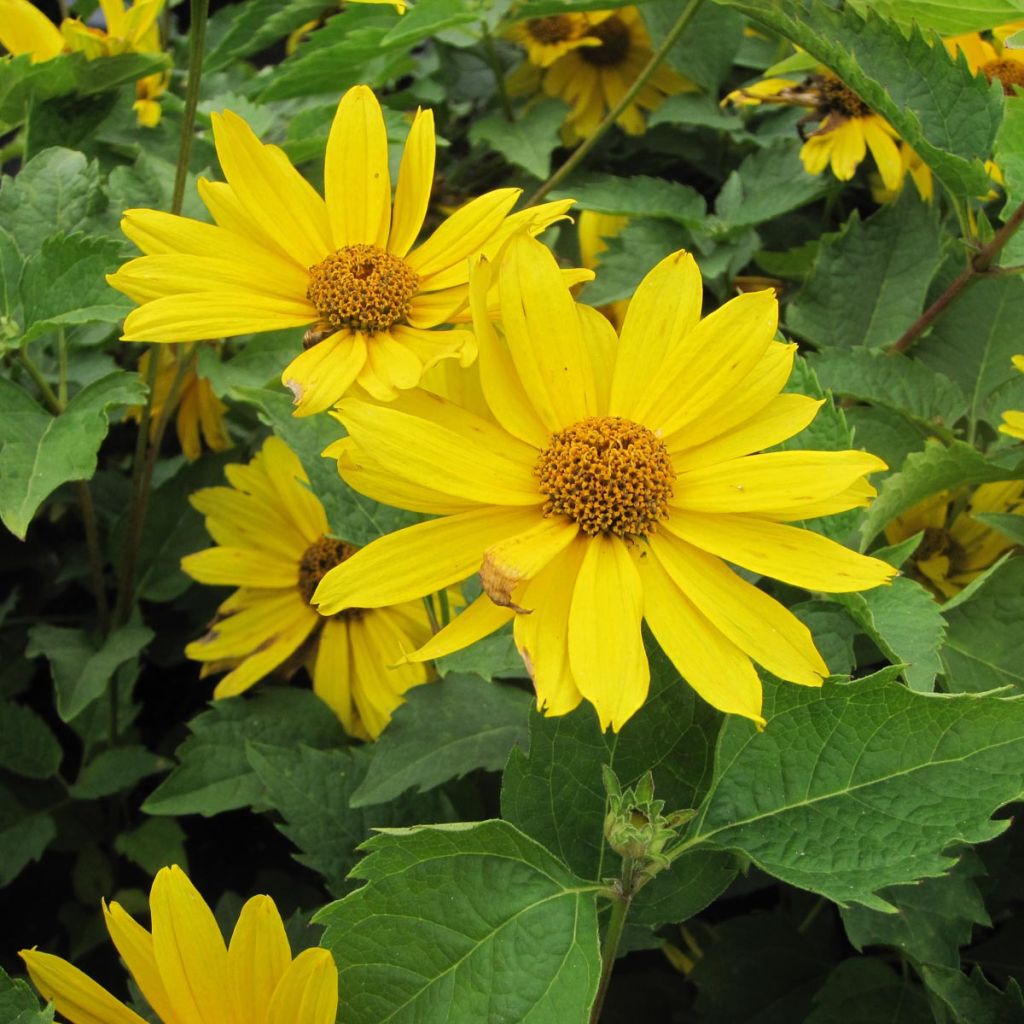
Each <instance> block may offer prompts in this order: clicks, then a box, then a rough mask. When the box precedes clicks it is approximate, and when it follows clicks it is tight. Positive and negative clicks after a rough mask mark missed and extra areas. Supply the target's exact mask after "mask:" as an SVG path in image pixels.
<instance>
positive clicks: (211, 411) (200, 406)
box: [128, 346, 231, 462]
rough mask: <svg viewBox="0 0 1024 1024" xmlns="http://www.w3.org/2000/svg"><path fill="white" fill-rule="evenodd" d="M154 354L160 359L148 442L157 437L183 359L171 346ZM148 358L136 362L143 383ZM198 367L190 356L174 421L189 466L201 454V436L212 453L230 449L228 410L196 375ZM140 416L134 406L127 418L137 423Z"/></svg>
mask: <svg viewBox="0 0 1024 1024" xmlns="http://www.w3.org/2000/svg"><path fill="white" fill-rule="evenodd" d="M156 351H157V352H158V353H159V355H158V357H157V360H158V367H157V371H156V381H155V383H154V385H153V403H152V417H151V419H150V421H149V439H150V441H152V440H153V439H154V437H155V436H156V427H157V421H158V420H159V418H160V416H161V414H162V413H163V409H164V406H165V405H166V404H167V399H168V397H169V396H170V393H171V388H172V386H173V385H174V381H175V379H176V378H177V376H178V365H179V360H180V359H181V358H182V355H181V353H180V352H179V351H178V350H177V349H176V348H171V347H170V346H168V347H166V348H160V349H157V350H156ZM149 357H150V353H149V352H145V353H143V355H142V358H141V359H140V360H139V376H140V377H142V379H143V380H147V379H148V375H149ZM197 363H198V356H196V355H193V356H192V359H191V360H190V362H189V366H188V369H187V370H186V371H185V375H184V377H183V378H182V382H181V387H180V389H179V391H178V413H177V416H176V417H175V427H176V428H177V432H178V443H179V444H180V445H181V450H182V452H183V453H184V455H185V458H186V459H188V460H189V462H195V460H196V459H198V458H199V456H200V454H201V453H202V450H203V446H202V442H201V441H200V435H202V441H205V442H206V447H207V448H209V449H210V451H211V452H222V451H226V450H227V449H228V448H230V447H231V437H230V435H229V434H228V429H227V424H226V423H225V422H224V414H225V413H226V412H227V411H228V407H227V406H226V405H225V404H224V403H223V402H222V401H221V400H220V399H219V398H218V397H217V396H216V395H215V394H214V393H213V387H212V385H211V384H210V382H209V381H208V380H207V379H206V378H205V377H200V376H199V374H198V372H197V371H196V365H197ZM141 413H142V410H141V407H139V406H135V407H134V408H133V409H131V410H130V412H129V413H128V416H129V418H130V419H133V420H135V421H136V423H137V422H138V421H139V419H140V418H141Z"/></svg>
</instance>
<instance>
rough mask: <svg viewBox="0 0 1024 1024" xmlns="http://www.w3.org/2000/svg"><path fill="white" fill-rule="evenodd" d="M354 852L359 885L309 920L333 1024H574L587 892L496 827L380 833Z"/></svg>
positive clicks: (577, 1022) (517, 836)
mask: <svg viewBox="0 0 1024 1024" xmlns="http://www.w3.org/2000/svg"><path fill="white" fill-rule="evenodd" d="M365 849H367V850H368V851H369V854H368V856H367V857H366V858H365V859H364V860H363V861H362V862H360V864H359V866H358V867H357V868H356V871H355V874H356V876H357V877H359V878H363V879H365V880H366V883H367V884H366V885H364V886H363V887H362V888H361V889H357V890H356V891H355V892H354V893H352V894H351V895H349V896H347V897H346V898H345V899H343V900H341V901H340V902H338V903H332V904H331V905H330V906H328V907H325V908H324V909H323V910H321V911H320V912H319V913H318V914H317V915H316V917H315V918H314V920H315V921H317V922H319V923H322V924H325V925H326V926H327V928H326V931H325V932H324V937H323V945H324V946H326V947H327V948H328V949H329V950H330V951H331V952H332V953H333V954H334V958H335V960H336V961H337V963H338V974H339V986H338V988H339V996H340V1005H339V1008H338V1009H339V1015H340V1017H341V1019H343V1020H345V1021H347V1022H348V1024H379V1022H380V1021H384V1020H388V1021H391V1022H392V1024H403V1022H412V1021H419V1022H424V1024H426V1022H431V1021H438V1022H440V1021H445V1022H447V1024H463V1022H465V1024H479V1022H481V1021H485V1020H488V1021H499V1020H501V1021H516V1022H517V1024H547V1022H549V1021H550V1022H555V1021H557V1022H558V1024H585V1022H586V1021H587V1019H588V1018H589V1014H590V1005H591V1003H592V1002H593V1000H594V996H595V994H596V992H597V982H598V978H599V976H600V973H601V964H600V956H599V953H598V939H597V913H596V910H595V906H594V895H595V890H596V888H597V887H595V886H593V885H589V884H587V883H586V882H584V881H583V880H582V879H580V878H578V877H576V876H575V875H574V874H573V873H572V872H571V871H569V870H568V869H567V868H566V867H565V865H564V864H562V863H561V862H560V861H559V860H558V859H557V858H555V857H554V856H552V855H551V854H550V853H548V851H547V850H545V849H544V848H543V847H542V846H540V845H539V844H538V843H536V842H534V841H533V840H532V839H530V838H528V837H527V836H525V835H523V834H522V833H521V832H519V831H518V830H517V829H515V828H514V827H513V826H512V825H509V824H508V823H507V822H504V821H485V822H480V823H475V824H466V823H463V824H453V825H441V826H436V827H432V828H418V829H402V830H394V831H389V832H387V833H385V834H383V835H379V836H374V837H373V838H372V839H370V840H369V841H368V842H367V843H366V844H365ZM425 893H429V897H428V898H424V894H425ZM410 907H415V908H416V912H415V914H414V915H410Z"/></svg>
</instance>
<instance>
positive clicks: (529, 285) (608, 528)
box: [313, 236, 894, 729]
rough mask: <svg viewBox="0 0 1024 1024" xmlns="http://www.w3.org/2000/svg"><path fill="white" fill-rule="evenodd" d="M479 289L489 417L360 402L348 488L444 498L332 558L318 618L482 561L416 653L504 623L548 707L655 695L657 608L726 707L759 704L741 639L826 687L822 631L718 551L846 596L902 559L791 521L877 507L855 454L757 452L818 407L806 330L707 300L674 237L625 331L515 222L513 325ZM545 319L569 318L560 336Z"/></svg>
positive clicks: (393, 500) (755, 306) (426, 653)
mask: <svg viewBox="0 0 1024 1024" xmlns="http://www.w3.org/2000/svg"><path fill="white" fill-rule="evenodd" d="M488 286H489V281H488V274H487V268H486V263H485V262H483V261H481V263H480V264H479V265H478V266H477V268H476V272H475V275H474V278H473V281H472V284H471V292H472V297H471V303H472V306H473V312H474V326H475V328H476V330H477V334H478V340H479V343H480V359H479V362H478V367H479V381H480V390H481V393H482V396H483V399H484V401H485V402H486V405H487V407H488V409H489V414H488V415H482V414H474V413H472V412H469V411H467V410H466V409H465V408H464V407H462V406H461V405H459V404H457V403H455V402H453V401H449V400H446V399H445V398H442V397H440V396H436V395H432V394H428V393H426V392H422V391H421V392H417V393H412V394H408V395H404V396H402V398H401V399H399V401H398V402H397V403H394V404H393V405H383V404H380V403H374V402H369V401H365V400H361V399H357V398H349V399H346V400H345V401H344V402H342V403H341V404H340V406H339V407H338V411H337V414H336V415H337V417H338V419H340V420H341V421H342V422H343V423H344V425H345V427H346V428H347V430H348V434H349V436H348V437H347V438H345V439H343V440H342V441H341V442H338V443H337V444H336V445H333V446H332V447H331V448H330V449H328V452H329V453H330V454H333V455H336V456H337V457H338V459H339V466H338V468H339V471H340V472H341V475H342V477H343V478H344V479H345V480H346V481H347V482H348V483H349V484H350V485H351V486H353V487H355V488H356V489H357V490H359V491H362V492H363V493H364V494H368V495H371V496H373V497H375V498H378V499H379V500H384V501H387V502H389V503H390V504H392V505H396V506H398V507H401V508H407V509H412V510H415V511H419V512H425V513H431V514H437V515H440V516H441V517H442V518H439V519H435V520H431V521H428V522H424V523H419V524H417V525H415V526H411V527H408V528H407V529H404V530H400V531H398V532H397V533H393V534H390V535H388V536H386V537H383V538H381V539H380V540H377V541H374V542H373V543H372V544H370V545H368V546H367V547H365V548H364V549H363V550H362V551H359V552H358V553H356V554H355V555H353V557H352V558H351V559H349V560H348V561H347V562H345V563H344V564H343V565H341V566H338V567H337V568H335V569H333V570H331V571H330V572H329V573H328V574H327V575H326V576H325V577H324V579H323V581H322V582H321V584H320V586H319V587H318V588H317V591H316V593H315V594H314V597H313V601H314V603H315V604H317V605H318V606H319V609H320V611H321V612H323V613H325V614H336V613H338V612H340V611H342V610H344V609H345V608H350V607H366V608H372V607H377V606H379V605H385V604H389V603H392V602H394V601H398V600H402V601H405V600H410V599H412V598H414V597H418V596H419V595H421V594H426V593H430V592H432V591H435V590H438V589H440V588H441V587H445V586H448V585H450V584H452V583H454V582H455V581H457V580H461V579H465V578H466V577H467V576H469V575H470V574H472V573H475V572H477V571H478V570H479V571H480V576H481V579H482V582H483V585H484V588H485V592H484V594H483V595H482V596H481V597H480V598H479V599H478V600H476V601H474V602H473V603H472V604H471V605H470V606H469V607H468V608H467V609H466V610H465V611H464V612H463V613H462V614H461V615H460V616H459V617H458V618H456V619H455V620H454V621H453V622H452V623H451V624H450V625H448V626H447V627H446V628H445V629H443V630H441V632H440V633H438V634H437V635H436V636H435V637H434V638H433V639H432V640H431V641H430V642H429V643H427V644H426V645H425V646H424V647H423V648H421V649H420V650H419V651H417V652H416V654H415V655H414V657H415V658H416V659H425V658H433V657H437V656H440V655H441V654H444V653H447V652H450V651H453V650H458V649H460V648H462V647H465V646H466V645H467V644H470V643H472V642H474V641H475V640H478V639H479V638H480V637H482V636H486V635H487V634H488V633H490V632H492V631H493V630H495V629H498V628H499V627H500V626H501V625H503V624H504V623H506V622H509V621H514V634H515V640H516V644H517V646H518V648H519V650H520V652H521V653H522V655H523V658H524V660H525V662H526V665H527V667H528V669H529V670H530V672H531V674H532V676H533V680H534V684H535V686H536V690H537V702H538V705H539V706H540V707H541V708H543V709H546V711H547V713H548V714H553V715H560V714H565V713H566V712H568V711H571V710H572V709H573V708H574V707H576V706H577V704H579V703H580V701H581V700H582V699H586V700H588V701H590V702H591V703H592V704H593V705H594V706H595V707H596V709H597V713H598V716H599V718H600V720H601V723H602V726H603V727H607V726H608V725H611V726H612V727H613V728H614V729H618V728H620V727H621V726H622V724H623V723H624V722H625V721H626V720H627V719H628V718H629V717H630V716H631V715H632V714H633V713H634V712H635V711H636V710H637V709H638V708H639V707H640V706H641V705H642V704H643V702H644V699H645V697H646V694H647V688H648V682H649V669H648V664H647V658H646V655H645V653H644V646H643V640H642V636H641V628H640V626H641V621H642V620H643V619H646V620H647V623H648V625H649V626H650V628H651V630H652V631H653V633H654V635H655V637H656V638H657V639H658V641H659V643H660V644H661V646H662V648H663V649H664V650H665V652H666V653H667V654H668V656H669V657H670V658H671V659H672V661H673V662H674V663H675V665H676V667H677V668H678V669H679V671H680V673H681V674H682V675H683V676H684V677H686V679H687V680H688V681H689V682H690V684H691V685H692V686H693V687H694V689H696V690H697V691H698V692H699V693H700V694H701V696H702V697H704V698H705V699H706V700H708V701H709V702H710V703H711V704H713V705H714V706H715V707H717V708H720V709H721V710H723V711H728V712H734V713H737V714H741V715H745V716H747V717H749V718H752V719H754V720H755V721H761V684H760V681H759V679H758V676H757V673H756V672H755V671H754V668H753V666H752V664H751V660H750V659H751V658H753V659H755V660H756V661H758V662H760V663H761V664H762V665H764V666H765V667H766V668H768V669H769V670H770V671H771V672H774V673H775V674H776V675H778V676H781V677H782V678H784V679H787V680H790V681H792V682H795V683H801V684H804V685H808V686H817V685H819V684H820V683H821V680H822V677H823V676H824V675H825V674H826V673H827V672H828V669H827V667H826V665H825V662H824V661H823V660H822V658H821V656H820V655H819V654H818V652H817V650H816V649H815V647H814V642H813V640H812V638H811V635H810V632H809V631H808V630H807V628H806V627H805V626H804V625H802V624H801V623H800V622H799V621H798V620H797V619H796V618H795V616H793V615H792V614H791V613H790V612H789V611H787V610H786V609H785V608H784V607H783V606H782V605H781V604H778V603H777V602H776V601H774V600H773V599H772V598H770V597H769V596H768V595H767V594H765V593H764V592H763V591H761V590H758V589H757V588H756V587H754V586H753V585H752V584H750V583H748V582H747V581H746V580H744V579H743V578H741V577H740V576H738V575H736V574H735V573H733V572H732V571H731V570H730V568H729V567H728V565H727V564H726V563H727V562H731V563H733V564H736V565H739V566H742V567H743V568H745V569H748V570H750V571H751V572H755V573H759V574H762V575H770V576H774V577H776V578H777V579H780V580H783V581H785V582H786V583H790V584H792V585H795V586H800V587H806V588H808V589H811V590H823V591H833V592H835V591H853V590H861V589H864V588H867V587H874V586H878V585H879V584H881V583H885V582H886V581H887V580H889V578H890V577H891V576H892V575H893V573H894V570H893V569H892V568H890V567H889V566H887V565H885V564H884V563H883V562H880V561H878V560H877V559H874V558H869V557H866V556H864V555H860V554H857V553H855V552H853V551H850V550H848V549H847V548H844V547H842V546H840V545H839V544H836V543H834V542H833V541H830V540H827V539H826V538H825V537H823V536H821V535H820V534H817V533H812V532H810V531H808V530H803V529H800V528H798V527H794V526H790V525H788V524H789V523H790V522H792V521H797V520H802V519H808V518H813V517H816V516H823V515H829V514H832V513H834V512H839V511H842V510H844V509H849V508H854V507H857V506H862V505H865V504H867V502H868V501H869V500H870V498H871V497H873V496H874V494H875V491H874V488H873V487H871V486H870V484H868V483H867V482H866V480H865V479H864V474H866V473H870V472H874V471H876V470H879V469H882V468H883V467H884V463H883V462H881V461H880V460H879V459H877V458H875V457H874V456H873V455H868V454H865V453H864V452H856V451H844V452H815V451H809V452H803V451H783V452H773V453H770V454H759V455H755V454H751V453H753V452H759V451H760V450H761V449H764V448H768V447H771V446H772V445H775V444H778V443H779V442H781V441H783V440H784V439H786V438H788V437H790V436H792V435H793V434H795V433H797V432H798V431H800V430H802V429H803V428H804V427H806V426H807V424H808V423H810V422H811V420H812V419H813V418H814V416H815V414H816V412H817V410H818V408H819V407H820V405H821V403H820V402H818V401H815V400H814V399H811V398H806V397H804V396H802V395H792V394H779V392H780V391H781V389H782V387H783V386H784V384H785V382H786V380H787V378H788V376H789V372H790V368H791V366H792V360H793V354H794V351H795V346H792V345H785V344H782V343H780V342H776V341H774V340H773V339H774V335H775V330H776V323H777V317H778V303H777V301H776V299H775V296H774V293H773V292H771V291H761V292H755V293H750V294H745V295H740V296H738V297H737V298H735V299H733V300H731V301H730V302H728V303H727V304H726V305H725V306H723V307H722V308H721V309H719V310H717V311H716V312H715V313H712V314H711V315H710V316H708V317H706V318H704V319H703V320H701V319H700V310H701V300H702V294H703V290H702V285H701V277H700V272H699V270H698V269H697V265H696V263H695V262H694V260H693V258H692V257H691V256H690V255H689V254H688V253H685V252H678V253H675V254H674V255H672V256H669V257H667V258H666V259H665V260H663V261H662V262H661V263H660V264H658V266H657V267H655V269H654V270H652V271H651V272H650V273H649V274H648V275H647V277H646V278H645V279H644V280H643V282H641V284H640V286H639V288H638V289H637V292H636V294H635V295H634V296H633V299H632V300H631V302H630V304H629V310H628V312H627V314H626V320H625V323H624V324H623V326H622V334H621V338H620V339H618V340H617V339H616V336H615V331H614V329H613V328H612V327H611V325H610V324H609V322H608V321H607V320H606V319H605V318H604V317H603V316H601V314H600V313H598V312H597V311H596V310H593V309H590V308H589V307H587V306H583V305H579V306H577V305H576V304H574V302H573V300H572V296H571V294H570V292H569V290H568V288H566V286H565V284H564V283H563V280H562V278H561V276H560V274H559V271H558V267H557V265H556V263H555V260H554V258H553V257H552V255H551V253H550V252H548V250H547V249H545V248H544V246H542V245H541V244H540V243H539V242H536V241H534V240H532V239H529V238H527V237H524V236H519V237H517V238H514V239H513V240H512V241H511V242H510V243H509V246H508V249H507V252H506V254H505V256H504V258H503V261H502V264H501V277H500V281H499V292H500V301H501V322H502V327H503V330H504V334H505V342H502V341H501V339H500V338H499V336H498V335H497V333H496V331H495V329H494V327H493V325H492V324H491V323H490V320H489V318H488V316H487V310H486V308H485V307H486V293H487V289H488ZM552 325H557V326H558V329H557V332H556V333H554V334H553V332H552Z"/></svg>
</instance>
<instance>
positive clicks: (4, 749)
mask: <svg viewBox="0 0 1024 1024" xmlns="http://www.w3.org/2000/svg"><path fill="white" fill-rule="evenodd" d="M62 757H63V751H62V750H61V746H60V743H58V742H57V737H56V736H54V735H53V732H52V731H51V730H50V727H49V726H48V725H47V724H46V722H44V721H43V720H42V719H41V718H40V717H39V716H38V715H37V714H36V713H35V712H34V711H33V710H32V709H31V708H29V707H26V706H25V705H24V704H15V703H14V702H13V701H5V702H4V704H3V710H2V712H0V768H6V769H7V771H9V772H14V774H15V775H21V776H23V777H25V778H27V779H49V778H51V777H52V776H54V775H56V774H57V769H58V768H59V767H60V762H61V758H62Z"/></svg>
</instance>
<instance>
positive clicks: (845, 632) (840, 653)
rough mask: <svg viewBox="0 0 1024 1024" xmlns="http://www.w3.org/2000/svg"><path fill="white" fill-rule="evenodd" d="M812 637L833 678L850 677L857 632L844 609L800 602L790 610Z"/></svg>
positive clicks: (813, 602)
mask: <svg viewBox="0 0 1024 1024" xmlns="http://www.w3.org/2000/svg"><path fill="white" fill-rule="evenodd" d="M789 610H790V611H791V612H792V613H793V614H794V615H795V616H796V617H797V618H798V619H799V620H800V621H801V622H802V623H803V624H804V625H805V626H806V627H807V628H808V629H809V630H810V631H811V633H812V634H813V636H814V646H815V647H817V648H818V651H819V653H820V654H821V656H822V657H823V658H824V659H825V664H826V665H828V669H829V672H831V673H832V675H834V676H845V675H852V673H853V669H854V666H855V665H856V664H857V662H856V659H855V658H854V655H853V641H854V638H855V637H856V636H857V635H858V633H859V632H860V630H859V629H858V628H857V624H856V623H855V622H854V621H853V619H851V618H850V615H849V613H848V612H847V610H846V609H845V608H842V607H840V606H839V605H836V604H832V603H831V602H828V601H801V602H800V603H799V604H795V605H793V606H792V607H791V608H790V609H789Z"/></svg>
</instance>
